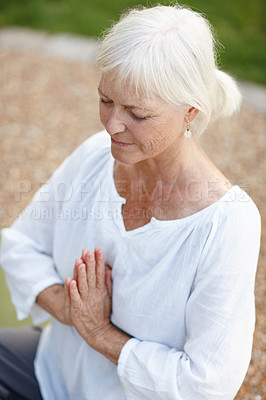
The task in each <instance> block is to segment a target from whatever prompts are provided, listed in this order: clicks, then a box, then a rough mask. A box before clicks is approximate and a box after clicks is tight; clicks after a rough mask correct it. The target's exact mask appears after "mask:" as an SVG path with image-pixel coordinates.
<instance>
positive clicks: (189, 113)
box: [186, 107, 199, 122]
mask: <svg viewBox="0 0 266 400" xmlns="http://www.w3.org/2000/svg"><path fill="white" fill-rule="evenodd" d="M198 113H199V110H198V109H197V108H195V107H190V108H189V110H188V111H187V112H186V119H187V121H188V122H192V121H193V119H194V118H195V117H196V116H197V115H198Z"/></svg>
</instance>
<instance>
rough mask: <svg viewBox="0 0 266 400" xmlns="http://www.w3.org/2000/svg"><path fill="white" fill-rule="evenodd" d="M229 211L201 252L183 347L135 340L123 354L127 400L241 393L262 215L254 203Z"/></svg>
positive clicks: (224, 399) (222, 397) (208, 399)
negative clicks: (239, 391)
mask: <svg viewBox="0 0 266 400" xmlns="http://www.w3.org/2000/svg"><path fill="white" fill-rule="evenodd" d="M223 207H224V208H225V209H226V207H227V206H226V205H224V206H223ZM230 209H231V211H230V213H229V214H228V215H227V216H226V217H225V218H223V220H222V222H221V218H217V220H216V221H215V222H214V224H213V227H212V229H211V231H210V233H209V236H208V239H207V241H206V243H205V246H204V248H203V250H202V255H201V259H200V262H199V265H198V270H197V274H196V277H195V281H194V284H193V288H192V291H191V295H190V297H189V299H188V302H187V306H186V320H185V323H186V335H187V341H186V343H185V346H184V348H183V349H181V351H180V350H178V349H174V348H169V347H167V346H165V345H163V344H160V343H154V342H147V341H139V340H137V339H131V340H129V341H128V342H127V343H126V345H125V346H124V348H123V349H122V352H121V354H120V358H119V361H118V374H119V377H120V380H121V382H122V385H123V387H124V390H125V393H126V397H127V399H128V400H131V399H137V398H141V399H151V400H156V399H164V400H174V399H175V400H191V399H193V400H213V399H215V400H232V399H233V398H234V396H235V395H236V393H237V391H238V390H239V388H240V386H241V384H242V382H243V379H244V377H245V374H246V371H247V368H248V365H249V362H250V358H251V350H252V340H253V332H254V324H255V310H254V280H255V274H256V267H257V260H258V253H259V245H260V215H259V212H258V210H257V208H256V206H255V205H254V203H253V202H252V200H251V199H249V201H248V202H243V203H241V202H240V203H239V202H236V203H235V204H231V205H230ZM177 329H178V327H177Z"/></svg>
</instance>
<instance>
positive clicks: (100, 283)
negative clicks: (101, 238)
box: [95, 247, 105, 288]
mask: <svg viewBox="0 0 266 400" xmlns="http://www.w3.org/2000/svg"><path fill="white" fill-rule="evenodd" d="M95 261H96V285H97V287H98V288H103V287H105V263H104V253H103V251H102V249H100V247H95Z"/></svg>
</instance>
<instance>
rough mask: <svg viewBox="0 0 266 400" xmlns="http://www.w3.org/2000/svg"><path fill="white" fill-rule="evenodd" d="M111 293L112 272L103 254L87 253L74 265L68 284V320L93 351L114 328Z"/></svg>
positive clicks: (97, 251) (66, 289) (66, 292)
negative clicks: (96, 344)
mask: <svg viewBox="0 0 266 400" xmlns="http://www.w3.org/2000/svg"><path fill="white" fill-rule="evenodd" d="M111 293H112V282H111V268H110V267H109V266H106V265H105V262H104V253H103V251H102V250H101V249H100V248H99V247H97V248H95V252H94V253H93V252H91V251H89V250H86V249H84V250H83V251H82V256H81V258H77V259H76V261H75V266H74V271H73V278H72V279H71V278H70V277H68V278H66V280H65V285H64V295H65V319H66V321H69V324H70V325H73V326H74V327H75V328H76V329H77V331H78V332H79V334H80V335H81V336H82V337H83V339H85V340H86V342H87V343H88V344H90V345H91V346H92V347H94V346H95V340H96V339H97V340H99V338H100V337H101V335H103V333H105V332H106V331H108V330H109V329H110V327H111V322H110V316H111V308H112V300H111Z"/></svg>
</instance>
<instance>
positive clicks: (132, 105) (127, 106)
mask: <svg viewBox="0 0 266 400" xmlns="http://www.w3.org/2000/svg"><path fill="white" fill-rule="evenodd" d="M98 92H99V94H100V95H101V96H103V97H105V98H106V99H109V97H108V96H106V95H105V94H104V93H103V92H102V91H101V89H100V88H98ZM123 106H124V107H126V108H130V109H132V110H135V109H136V108H137V109H139V110H143V111H148V112H151V110H149V109H148V108H145V107H141V106H135V105H134V104H123Z"/></svg>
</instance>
